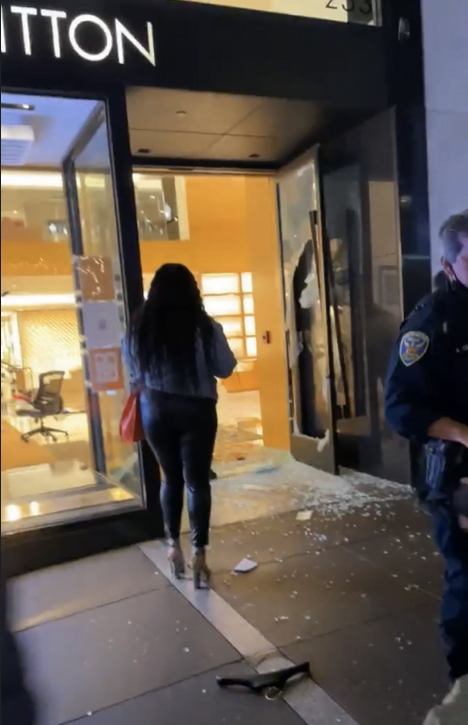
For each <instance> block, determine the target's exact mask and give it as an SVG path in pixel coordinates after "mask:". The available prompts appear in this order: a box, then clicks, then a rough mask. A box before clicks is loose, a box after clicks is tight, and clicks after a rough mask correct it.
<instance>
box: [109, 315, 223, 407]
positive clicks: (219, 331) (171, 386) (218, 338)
mask: <svg viewBox="0 0 468 725" xmlns="http://www.w3.org/2000/svg"><path fill="white" fill-rule="evenodd" d="M212 324H213V338H212V351H211V360H209V361H208V360H207V359H206V356H205V351H204V349H203V343H202V340H201V337H199V339H198V340H197V351H196V361H197V371H198V384H197V385H196V386H194V385H193V384H192V383H191V382H190V381H187V382H186V383H185V385H184V386H182V385H181V384H180V381H179V380H178V379H177V378H176V376H175V375H174V373H173V371H171V369H170V368H169V367H167V369H166V370H163V371H162V373H161V374H156V373H151V374H149V373H146V375H145V380H144V387H145V388H147V389H149V390H158V391H160V392H162V393H172V394H174V395H188V396H195V397H198V398H212V399H213V400H217V398H218V393H217V385H216V378H221V379H225V378H228V377H230V375H232V373H233V372H234V369H235V367H236V365H237V360H236V358H235V356H234V353H233V352H232V350H231V348H230V347H229V343H228V341H227V339H226V335H225V334H224V331H223V328H222V325H220V324H219V322H216V321H215V320H213V321H212ZM130 344H131V343H129V340H128V338H127V339H126V340H125V342H124V344H123V357H124V360H125V362H126V365H127V369H128V373H129V377H130V384H131V385H137V384H138V382H139V381H140V379H141V375H140V371H139V370H138V367H137V365H136V364H135V361H134V359H133V356H131V355H130V348H129V345H130Z"/></svg>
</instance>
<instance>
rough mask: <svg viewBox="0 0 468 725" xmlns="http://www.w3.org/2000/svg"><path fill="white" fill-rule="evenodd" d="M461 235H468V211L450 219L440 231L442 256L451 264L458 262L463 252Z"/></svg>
mask: <svg viewBox="0 0 468 725" xmlns="http://www.w3.org/2000/svg"><path fill="white" fill-rule="evenodd" d="M461 234H466V235H468V209H466V210H465V211H462V212H461V214H454V215H453V216H451V217H449V219H447V221H446V222H444V223H443V224H442V227H441V229H440V238H441V240H442V254H443V256H444V257H445V259H446V260H447V261H448V262H450V263H453V262H456V260H457V257H458V255H459V254H460V252H461V250H462V243H461V240H460V235H461Z"/></svg>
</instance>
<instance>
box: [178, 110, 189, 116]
mask: <svg viewBox="0 0 468 725" xmlns="http://www.w3.org/2000/svg"><path fill="white" fill-rule="evenodd" d="M186 115H187V111H176V116H186Z"/></svg>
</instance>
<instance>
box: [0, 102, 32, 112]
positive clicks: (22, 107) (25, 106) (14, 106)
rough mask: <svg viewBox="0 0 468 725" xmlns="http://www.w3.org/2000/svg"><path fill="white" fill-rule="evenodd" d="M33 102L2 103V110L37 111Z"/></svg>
mask: <svg viewBox="0 0 468 725" xmlns="http://www.w3.org/2000/svg"><path fill="white" fill-rule="evenodd" d="M35 110H36V106H33V105H32V104H31V103H2V111H35Z"/></svg>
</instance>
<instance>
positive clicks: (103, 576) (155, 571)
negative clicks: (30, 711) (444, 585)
mask: <svg viewBox="0 0 468 725" xmlns="http://www.w3.org/2000/svg"><path fill="white" fill-rule="evenodd" d="M343 486H344V490H345V491H348V490H350V489H351V490H352V494H350V496H351V498H349V497H348V494H346V500H344V499H343V491H342V488H343ZM356 492H357V493H356ZM337 494H338V501H340V502H341V503H339V505H338V503H337ZM356 496H357V498H356ZM315 500H316V505H315V506H314V504H313V502H312V500H311V501H310V502H309V513H307V514H305V515H304V517H303V518H304V519H305V520H298V519H297V514H296V513H288V514H285V515H281V516H269V517H267V518H263V519H257V520H253V521H249V522H245V523H241V524H233V525H230V526H224V527H221V528H219V529H215V530H214V531H213V536H212V551H211V552H210V562H211V565H212V567H213V570H214V582H213V590H212V591H211V592H194V590H193V586H192V584H191V582H189V581H183V582H178V583H175V584H173V583H172V582H170V581H169V579H168V577H167V576H166V575H167V562H166V554H165V550H164V547H163V546H162V544H160V543H159V542H150V543H147V544H143V545H142V546H141V547H134V548H131V549H127V550H122V551H117V552H111V553H109V554H105V555H102V556H98V557H94V558H91V559H88V560H85V561H81V562H76V563H73V564H68V565H66V566H61V567H57V568H54V569H50V570H48V571H42V572H37V573H34V574H30V575H27V576H26V577H22V578H21V579H20V580H18V581H17V582H16V583H15V585H14V589H13V594H14V599H15V600H16V604H15V603H14V612H15V619H16V628H17V629H18V630H19V632H20V634H19V639H20V643H21V644H22V646H23V647H24V648H25V650H26V652H27V654H28V661H29V663H30V668H31V678H32V681H33V682H34V684H35V687H36V690H37V692H38V693H39V694H40V697H41V700H42V719H41V722H40V725H64V724H65V723H70V722H78V723H79V725H85V724H86V725H129V724H133V723H135V725H153V724H154V725H179V724H180V723H182V722H185V721H188V722H190V725H206V723H210V725H211V723H213V724H215V723H224V724H225V725H237V724H238V723H241V724H244V725H254V724H255V725H257V724H258V725H267V723H268V725H304V723H306V724H307V725H334V723H340V724H341V725H377V723H378V725H395V723H398V725H422V722H423V721H424V716H425V714H426V713H427V712H428V710H429V709H430V708H431V707H432V706H433V705H434V704H435V703H436V702H440V701H441V699H442V698H443V696H444V695H445V694H446V690H447V681H446V676H445V668H444V658H443V655H442V652H441V647H440V643H439V636H438V628H437V616H438V608H439V592H440V589H441V580H442V562H441V560H440V557H439V556H437V554H436V552H435V551H434V547H433V544H432V538H431V533H430V525H431V522H430V519H429V517H427V516H426V515H425V514H423V513H421V512H420V511H419V510H418V508H417V506H416V505H415V503H414V502H413V501H412V499H411V498H409V495H408V492H407V491H406V490H405V489H401V488H398V489H396V492H395V490H394V489H392V487H390V489H389V490H386V489H385V490H384V489H382V485H381V484H378V483H376V484H375V487H374V484H373V483H372V481H370V482H369V481H367V482H365V483H363V481H362V480H360V481H357V480H354V479H349V480H347V481H344V482H343V484H340V482H339V480H338V478H336V479H335V478H334V479H333V480H332V481H331V483H330V481H328V480H324V482H323V485H322V487H321V488H320V494H318V493H317V492H316V495H315ZM356 500H358V502H359V503H358V505H356ZM186 543H187V546H188V542H186ZM243 557H250V558H251V559H252V560H254V561H255V562H256V563H257V564H258V567H257V568H256V569H255V570H254V571H252V572H250V573H249V574H245V575H238V576H236V575H233V574H232V570H233V568H234V566H235V565H236V564H237V563H238V562H239V561H240V560H241V559H242V558H243ZM305 660H308V661H310V663H311V668H312V675H313V682H310V681H307V682H303V683H301V684H299V685H297V686H294V687H293V688H292V689H291V690H288V691H287V693H286V695H285V700H276V701H274V702H270V701H267V700H266V699H264V698H261V697H255V696H252V695H249V694H244V693H241V692H225V691H220V690H218V689H217V686H216V681H215V677H216V675H217V674H223V675H224V674H226V673H232V674H239V673H249V672H252V671H253V669H252V667H255V669H256V670H257V671H265V670H270V669H274V668H275V667H280V666H284V665H285V664H287V663H288V662H294V663H300V662H303V661H305Z"/></svg>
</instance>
